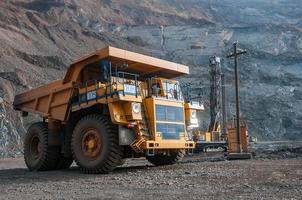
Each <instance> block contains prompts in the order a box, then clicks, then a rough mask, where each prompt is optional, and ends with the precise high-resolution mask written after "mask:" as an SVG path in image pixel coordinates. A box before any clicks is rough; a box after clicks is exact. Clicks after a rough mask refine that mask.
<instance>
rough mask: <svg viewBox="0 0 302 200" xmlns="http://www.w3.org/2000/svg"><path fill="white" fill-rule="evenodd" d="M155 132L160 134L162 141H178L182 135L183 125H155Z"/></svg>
mask: <svg viewBox="0 0 302 200" xmlns="http://www.w3.org/2000/svg"><path fill="white" fill-rule="evenodd" d="M156 131H157V132H160V133H161V136H162V139H164V140H178V139H179V138H180V134H183V133H184V125H183V124H166V123H156Z"/></svg>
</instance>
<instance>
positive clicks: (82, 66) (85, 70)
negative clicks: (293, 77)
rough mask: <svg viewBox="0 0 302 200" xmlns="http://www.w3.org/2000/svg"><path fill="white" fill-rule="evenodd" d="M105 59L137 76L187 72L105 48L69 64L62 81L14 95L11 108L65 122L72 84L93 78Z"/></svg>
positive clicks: (160, 61)
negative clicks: (100, 63) (100, 62)
mask: <svg viewBox="0 0 302 200" xmlns="http://www.w3.org/2000/svg"><path fill="white" fill-rule="evenodd" d="M104 59H105V60H108V61H110V63H111V64H112V65H115V64H118V63H119V64H120V63H123V64H125V65H127V68H126V69H123V70H124V71H126V72H131V73H135V74H138V75H140V77H148V76H152V75H153V74H159V75H160V76H161V77H165V78H174V77H178V76H181V75H185V74H188V73H189V68H188V67H187V66H184V65H181V64H177V63H173V62H169V61H165V60H161V59H158V58H154V57H150V56H146V55H142V54H138V53H134V52H130V51H126V50H122V49H118V48H114V47H110V46H108V47H106V48H104V49H101V50H98V51H96V52H95V53H93V54H90V55H88V56H86V57H84V58H82V59H80V60H78V61H76V62H74V63H73V64H71V65H70V67H69V68H68V70H67V73H66V75H65V77H64V79H63V80H58V81H54V82H52V83H50V84H48V85H45V86H42V87H39V88H36V89H32V90H30V91H27V92H24V93H21V94H18V95H16V97H15V100H14V108H15V109H16V110H20V111H23V112H24V114H26V113H34V114H39V115H41V116H42V117H44V118H52V119H55V120H60V121H66V120H67V118H68V114H69V112H70V110H69V108H70V107H69V103H70V99H71V97H72V94H73V91H74V87H75V85H76V84H79V83H84V82H86V81H88V80H91V79H94V78H96V77H97V76H96V74H98V73H99V71H98V70H99V69H98V67H97V66H98V64H99V61H100V60H104ZM121 68H125V66H123V65H120V66H117V69H116V70H120V69H121Z"/></svg>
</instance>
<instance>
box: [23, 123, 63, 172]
mask: <svg viewBox="0 0 302 200" xmlns="http://www.w3.org/2000/svg"><path fill="white" fill-rule="evenodd" d="M59 154H60V147H57V146H49V145H48V125H47V123H44V122H38V123H34V124H32V125H31V126H30V127H29V129H28V131H27V134H26V136H25V140H24V160H25V164H26V166H27V167H28V169H29V170H31V171H46V170H54V169H56V164H57V160H58V158H59Z"/></svg>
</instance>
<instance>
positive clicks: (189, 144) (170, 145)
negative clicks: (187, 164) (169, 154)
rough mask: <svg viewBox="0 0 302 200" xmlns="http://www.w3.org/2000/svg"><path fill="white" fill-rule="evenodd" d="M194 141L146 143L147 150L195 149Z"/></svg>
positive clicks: (152, 141)
mask: <svg viewBox="0 0 302 200" xmlns="http://www.w3.org/2000/svg"><path fill="white" fill-rule="evenodd" d="M194 148H195V142H194V141H175V140H162V141H154V140H148V141H146V143H145V149H147V150H148V149H194Z"/></svg>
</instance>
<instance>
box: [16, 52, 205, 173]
mask: <svg viewBox="0 0 302 200" xmlns="http://www.w3.org/2000/svg"><path fill="white" fill-rule="evenodd" d="M188 73H189V68H188V67H187V66H184V65H180V64H176V63H172V62H169V61H165V60H161V59H157V58H153V57H150V56H145V55H142V54H138V53H134V52H130V51H126V50H122V49H117V48H114V47H107V48H104V49H102V50H99V51H96V52H95V53H93V54H91V55H89V56H86V57H84V58H82V59H80V60H78V61H76V62H75V63H73V64H71V66H70V67H69V68H68V71H67V73H66V75H65V77H64V79H63V80H58V81H55V82H53V83H50V84H49V85H45V86H42V87H39V88H36V89H33V90H30V91H28V92H25V93H22V94H19V95H17V96H16V97H15V100H14V108H15V109H16V110H20V111H22V116H27V115H28V113H35V114H38V115H40V116H42V118H43V121H41V122H38V123H34V124H32V125H31V126H30V127H29V129H28V132H27V134H26V136H25V140H24V157H25V162H26V165H27V167H28V168H29V169H30V170H38V171H42V170H54V169H64V168H68V167H69V166H70V165H71V163H72V162H73V160H75V162H76V163H77V165H78V166H79V167H80V169H81V170H82V171H83V172H85V173H106V172H109V171H111V170H113V169H114V168H115V167H117V166H119V165H122V164H123V162H124V160H125V159H126V158H133V157H146V158H147V159H148V161H149V162H151V163H152V164H154V165H167V164H173V163H175V162H177V161H179V160H180V159H181V158H182V157H183V156H184V154H185V152H186V151H187V152H192V150H193V149H194V147H195V143H194V142H193V140H192V138H191V136H190V134H189V131H187V129H188V128H189V127H191V126H196V125H197V123H198V121H197V118H196V111H198V110H201V109H202V108H203V107H202V106H201V105H200V104H199V103H196V102H189V101H184V100H183V96H182V93H181V90H180V85H179V82H178V81H176V80H171V78H175V77H178V76H181V75H186V74H188Z"/></svg>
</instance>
